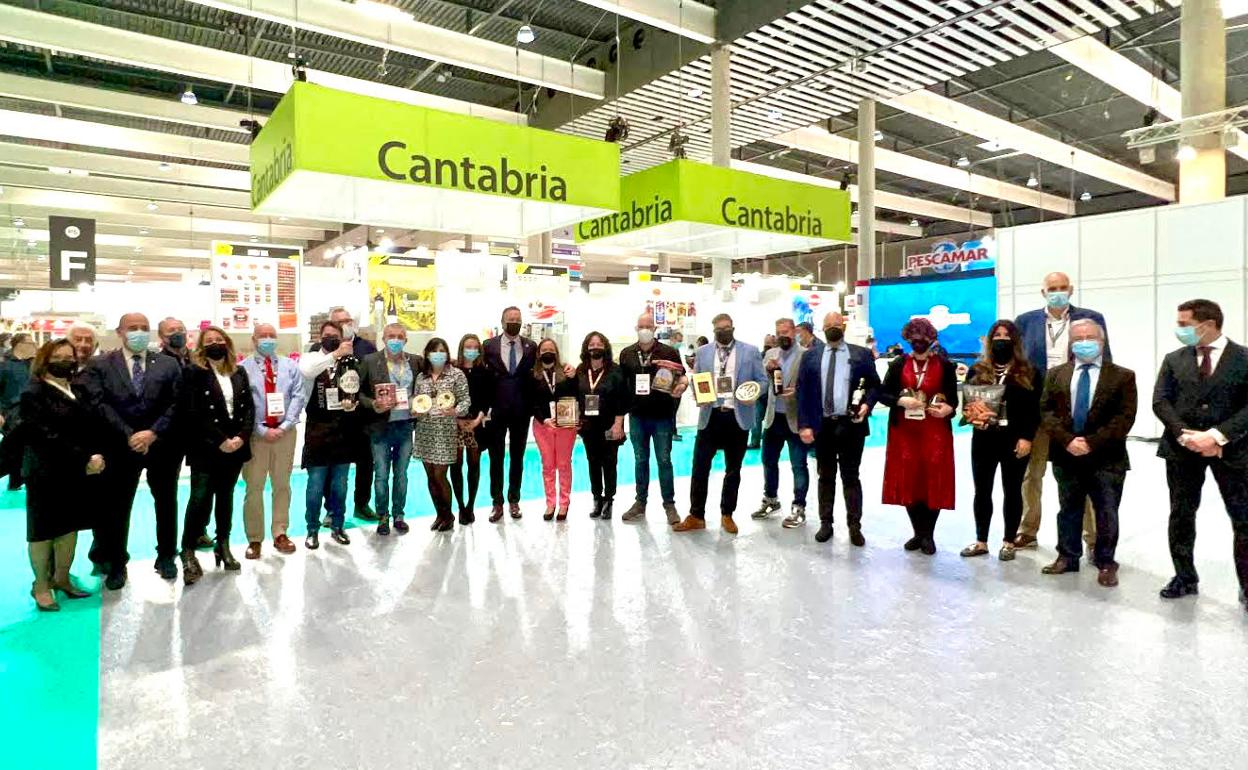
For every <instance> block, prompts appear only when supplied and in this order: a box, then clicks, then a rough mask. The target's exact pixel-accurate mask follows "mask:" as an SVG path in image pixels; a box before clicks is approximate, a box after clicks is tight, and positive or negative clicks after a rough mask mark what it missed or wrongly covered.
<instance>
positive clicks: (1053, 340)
mask: <svg viewBox="0 0 1248 770" xmlns="http://www.w3.org/2000/svg"><path fill="white" fill-rule="evenodd" d="M1069 325H1070V316H1066V317H1065V318H1063V319H1062V322H1061V323H1060V324H1056V325H1055V326H1053V328H1054V329H1057V333H1056V334H1054V333H1053V331H1052V330H1051V329H1050V325H1049V324H1048V323H1047V322H1046V323H1045V324H1044V329H1045V331H1046V332H1048V335H1049V347H1053V346H1054V345H1056V344H1057V341H1058V340H1059V339H1061V338H1062V335H1063V334H1065V333H1066V327H1067V326H1069Z"/></svg>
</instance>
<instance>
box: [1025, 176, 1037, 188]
mask: <svg viewBox="0 0 1248 770" xmlns="http://www.w3.org/2000/svg"><path fill="white" fill-rule="evenodd" d="M1027 186H1028V187H1039V186H1040V180H1039V179H1036V175H1035V174H1031V175H1030V176H1028V177H1027Z"/></svg>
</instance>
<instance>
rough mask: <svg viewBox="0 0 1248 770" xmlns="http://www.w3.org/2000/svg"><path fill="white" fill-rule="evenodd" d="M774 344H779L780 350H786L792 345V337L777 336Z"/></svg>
mask: <svg viewBox="0 0 1248 770" xmlns="http://www.w3.org/2000/svg"><path fill="white" fill-rule="evenodd" d="M776 344H777V345H779V346H780V349H781V350H788V349H789V348H791V347H793V338H792V337H777V338H776Z"/></svg>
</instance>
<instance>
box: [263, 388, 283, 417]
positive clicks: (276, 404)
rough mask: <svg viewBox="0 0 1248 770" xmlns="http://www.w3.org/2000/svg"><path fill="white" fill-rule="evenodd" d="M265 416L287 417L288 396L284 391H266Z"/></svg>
mask: <svg viewBox="0 0 1248 770" xmlns="http://www.w3.org/2000/svg"><path fill="white" fill-rule="evenodd" d="M264 416H265V417H285V416H286V396H285V394H283V393H265V394H264Z"/></svg>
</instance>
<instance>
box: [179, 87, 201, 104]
mask: <svg viewBox="0 0 1248 770" xmlns="http://www.w3.org/2000/svg"><path fill="white" fill-rule="evenodd" d="M182 103H183V104H199V97H198V96H196V95H195V89H193V88H191V87H190V86H189V85H188V86H187V87H186V90H185V91H183V92H182Z"/></svg>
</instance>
